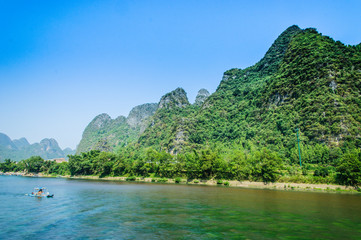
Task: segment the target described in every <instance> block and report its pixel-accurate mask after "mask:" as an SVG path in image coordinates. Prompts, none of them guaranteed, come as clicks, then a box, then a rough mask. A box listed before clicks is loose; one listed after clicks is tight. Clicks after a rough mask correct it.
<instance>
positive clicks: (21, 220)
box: [0, 176, 361, 240]
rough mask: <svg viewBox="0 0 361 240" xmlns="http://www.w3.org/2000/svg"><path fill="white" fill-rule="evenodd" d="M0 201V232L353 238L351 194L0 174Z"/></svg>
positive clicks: (356, 234)
mask: <svg viewBox="0 0 361 240" xmlns="http://www.w3.org/2000/svg"><path fill="white" fill-rule="evenodd" d="M37 186H39V187H47V188H48V189H49V190H50V192H51V193H54V195H55V196H54V198H41V199H38V198H34V197H29V196H25V194H26V193H31V192H32V189H33V188H34V187H37ZM0 204H1V208H0V209H1V214H0V230H1V231H0V239H143V240H145V239H361V195H359V194H335V193H314V192H293V191H278V190H259V189H242V188H231V187H216V186H187V185H176V184H152V183H128V182H109V181H92V180H72V179H63V178H32V177H20V176H19V177H18V176H0Z"/></svg>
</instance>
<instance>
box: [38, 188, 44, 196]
mask: <svg viewBox="0 0 361 240" xmlns="http://www.w3.org/2000/svg"><path fill="white" fill-rule="evenodd" d="M42 193H43V189H42V188H40V189H39V192H38V194H37V195H38V196H41V194H42Z"/></svg>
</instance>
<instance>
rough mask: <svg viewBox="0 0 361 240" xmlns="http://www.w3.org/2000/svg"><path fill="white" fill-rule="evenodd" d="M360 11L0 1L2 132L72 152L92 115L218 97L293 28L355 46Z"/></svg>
mask: <svg viewBox="0 0 361 240" xmlns="http://www.w3.org/2000/svg"><path fill="white" fill-rule="evenodd" d="M360 12H361V1H359V0H355V1H348V0H340V1H331V0H328V1H320V0H318V1H314V0H313V1H307V0H303V1H290V0H289V1H271V0H269V1H257V0H252V1H241V0H238V1H228V0H222V1H221V0H217V1H211V0H209V1H206V0H193V1H187V0H182V1H169V0H165V1H151V0H147V1H146V0H144V1H141V0H140V1H136V0H135V1H134V0H133V1H127V0H77V1H71V0H69V1H67V0H64V1H49V0H44V1H40V0H33V1H29V0H23V1H18V0H11V1H6V0H0V31H1V34H0V132H2V133H5V134H7V135H8V136H9V137H10V138H11V139H17V138H20V137H25V138H27V139H28V141H29V142H30V143H34V142H39V141H40V140H42V139H43V138H46V137H47V138H55V139H56V140H57V141H58V143H59V145H60V147H61V148H65V147H71V148H73V149H74V148H75V147H76V145H77V144H78V143H79V141H80V139H81V135H82V133H83V130H84V129H85V127H86V126H87V124H88V123H89V122H90V121H91V120H92V119H93V118H94V117H95V116H96V115H98V114H101V113H108V114H109V115H110V116H111V117H112V118H115V117H117V116H120V115H123V116H127V115H128V113H129V111H130V110H131V109H132V108H133V107H134V106H137V105H140V104H143V103H150V102H158V101H159V99H160V98H161V96H162V95H164V94H166V93H167V92H169V91H172V90H174V89H175V88H177V87H182V88H184V89H185V91H186V92H187V94H188V98H189V100H190V101H191V102H193V101H194V99H195V96H196V94H197V92H198V90H199V89H200V88H206V89H208V90H209V91H210V92H214V91H215V89H216V88H217V86H218V84H219V82H220V80H221V78H222V75H223V72H224V71H226V70H228V69H230V68H246V67H248V66H250V65H253V64H254V63H256V62H257V61H258V60H260V59H261V58H262V57H263V55H264V54H265V53H266V51H267V49H268V48H269V47H270V46H271V44H272V43H273V41H274V40H275V39H276V38H277V36H278V35H279V34H281V32H282V31H284V30H285V29H286V28H287V27H289V26H291V25H293V24H296V25H298V26H299V27H301V28H307V27H314V28H316V29H317V30H318V31H319V32H321V33H322V34H324V35H328V36H330V37H332V38H333V39H335V40H340V41H341V42H343V43H345V44H351V45H354V44H358V43H360V42H361V31H360V26H361V25H360V23H361V13H360Z"/></svg>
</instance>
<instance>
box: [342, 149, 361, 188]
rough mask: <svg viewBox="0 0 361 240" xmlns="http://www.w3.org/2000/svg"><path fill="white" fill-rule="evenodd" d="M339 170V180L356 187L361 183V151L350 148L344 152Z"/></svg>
mask: <svg viewBox="0 0 361 240" xmlns="http://www.w3.org/2000/svg"><path fill="white" fill-rule="evenodd" d="M336 170H337V176H336V178H337V181H338V182H339V183H340V184H345V185H346V186H353V187H355V188H357V187H359V186H360V185H361V151H360V150H358V149H354V150H350V151H348V152H346V153H345V154H343V156H342V159H341V160H340V163H339V165H338V166H337V168H336Z"/></svg>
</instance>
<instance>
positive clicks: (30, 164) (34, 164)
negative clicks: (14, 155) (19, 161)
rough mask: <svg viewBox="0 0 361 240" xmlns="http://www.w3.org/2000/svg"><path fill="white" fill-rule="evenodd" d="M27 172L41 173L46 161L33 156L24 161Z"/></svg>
mask: <svg viewBox="0 0 361 240" xmlns="http://www.w3.org/2000/svg"><path fill="white" fill-rule="evenodd" d="M24 164H25V170H26V171H27V172H32V173H39V172H40V169H41V167H42V166H43V164H44V159H42V158H41V157H40V156H32V157H30V158H28V159H26V160H24Z"/></svg>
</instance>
